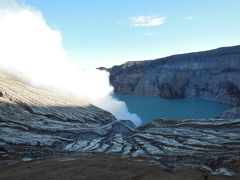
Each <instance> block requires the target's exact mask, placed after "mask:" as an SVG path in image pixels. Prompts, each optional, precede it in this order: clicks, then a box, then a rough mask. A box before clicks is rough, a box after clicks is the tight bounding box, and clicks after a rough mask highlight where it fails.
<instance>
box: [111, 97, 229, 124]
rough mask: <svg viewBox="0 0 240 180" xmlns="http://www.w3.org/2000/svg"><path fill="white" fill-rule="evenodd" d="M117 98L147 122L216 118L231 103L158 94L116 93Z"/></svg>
mask: <svg viewBox="0 0 240 180" xmlns="http://www.w3.org/2000/svg"><path fill="white" fill-rule="evenodd" d="M115 96H116V98H117V99H119V100H121V101H124V102H125V103H126V105H127V107H128V110H129V111H130V112H131V113H135V114H137V115H138V116H139V117H140V118H141V119H142V121H143V123H147V122H150V121H152V120H153V119H156V118H180V119H181V118H194V119H195V118H196V119H199V118H214V117H217V116H219V115H221V114H222V113H223V112H224V111H225V110H227V109H230V108H232V106H230V105H225V104H220V103H217V102H214V101H209V100H203V99H174V100H168V99H162V98H160V97H156V96H132V95H121V94H115Z"/></svg>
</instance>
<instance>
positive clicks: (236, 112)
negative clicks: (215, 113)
mask: <svg viewBox="0 0 240 180" xmlns="http://www.w3.org/2000/svg"><path fill="white" fill-rule="evenodd" d="M220 118H222V119H240V107H235V108H233V109H230V110H227V111H225V112H223V114H222V115H221V116H220Z"/></svg>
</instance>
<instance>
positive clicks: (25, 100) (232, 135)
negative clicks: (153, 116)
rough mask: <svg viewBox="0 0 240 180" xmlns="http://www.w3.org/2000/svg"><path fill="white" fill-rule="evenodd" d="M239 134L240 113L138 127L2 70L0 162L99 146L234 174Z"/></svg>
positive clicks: (239, 164)
mask: <svg viewBox="0 0 240 180" xmlns="http://www.w3.org/2000/svg"><path fill="white" fill-rule="evenodd" d="M239 134H240V119H202V120H194V119H189V120H175V119H169V120H166V119H158V120H154V121H153V122H151V123H149V124H147V125H145V126H141V127H138V128H136V127H135V126H134V125H133V124H132V123H131V122H130V121H117V120H116V119H115V117H113V115H111V114H110V113H108V112H106V111H104V110H102V109H99V108H97V107H95V106H92V105H86V104H84V103H82V102H81V101H79V100H77V99H73V98H69V97H68V98H67V97H62V96H59V95H55V94H53V93H50V92H46V91H44V90H39V89H36V88H33V87H30V86H27V85H25V84H23V83H21V82H18V81H17V80H14V79H12V78H10V77H8V76H6V75H3V74H0V159H1V161H0V162H1V163H6V162H9V160H14V159H15V160H16V159H26V158H46V157H49V156H55V155H66V154H76V153H77V154H78V153H89V152H92V153H94V152H101V153H108V154H109V153H110V154H119V155H121V156H124V157H136V158H148V159H151V160H152V161H153V162H154V163H159V164H161V165H162V166H165V167H166V168H173V167H182V166H187V167H189V166H190V167H197V168H200V169H202V170H204V171H205V172H207V173H210V174H225V175H236V174H238V173H240V135H239ZM10 162H11V161H10Z"/></svg>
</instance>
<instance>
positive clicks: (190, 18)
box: [184, 16, 195, 21]
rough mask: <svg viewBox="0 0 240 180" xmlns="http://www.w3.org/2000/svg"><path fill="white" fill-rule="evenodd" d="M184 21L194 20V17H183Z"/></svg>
mask: <svg viewBox="0 0 240 180" xmlns="http://www.w3.org/2000/svg"><path fill="white" fill-rule="evenodd" d="M184 19H185V20H186V21H191V20H194V19H195V18H194V17H192V16H187V17H185V18H184Z"/></svg>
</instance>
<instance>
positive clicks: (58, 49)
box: [0, 1, 141, 125]
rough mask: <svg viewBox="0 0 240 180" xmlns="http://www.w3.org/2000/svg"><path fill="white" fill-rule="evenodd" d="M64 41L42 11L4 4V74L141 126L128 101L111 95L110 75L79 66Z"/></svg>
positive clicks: (0, 26) (0, 10)
mask: <svg viewBox="0 0 240 180" xmlns="http://www.w3.org/2000/svg"><path fill="white" fill-rule="evenodd" d="M62 40H63V39H62V36H61V33H60V31H59V30H57V29H53V28H52V27H50V26H49V25H48V24H47V23H46V21H45V19H44V17H43V15H42V13H41V12H40V11H39V10H37V9H35V8H33V7H30V6H27V5H24V4H19V3H17V2H15V1H5V2H0V49H1V51H0V70H1V71H4V72H6V73H9V74H12V75H14V76H15V77H17V78H18V79H21V80H23V81H27V82H28V83H30V84H31V85H34V86H38V87H41V88H45V89H50V90H54V91H59V92H64V93H68V94H71V95H74V96H77V97H78V98H81V99H83V100H84V101H87V102H88V103H91V104H94V105H96V106H98V107H100V108H103V109H105V110H107V111H109V112H111V113H112V114H114V115H115V116H116V117H117V118H118V119H124V120H132V121H133V122H134V123H135V124H136V125H139V124H141V119H140V118H139V117H138V116H137V115H135V114H131V113H129V112H128V109H127V107H126V104H125V103H124V102H121V101H118V100H116V99H114V98H113V97H112V96H111V95H112V93H113V88H112V87H111V86H110V85H109V80H108V76H109V74H108V73H107V72H103V71H99V70H96V69H83V68H82V67H81V65H79V64H81V63H79V62H78V63H77V64H76V63H75V62H74V61H72V60H71V59H70V58H69V57H68V55H67V53H66V52H65V50H64V47H63V45H62ZM82 61H84V60H82Z"/></svg>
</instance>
